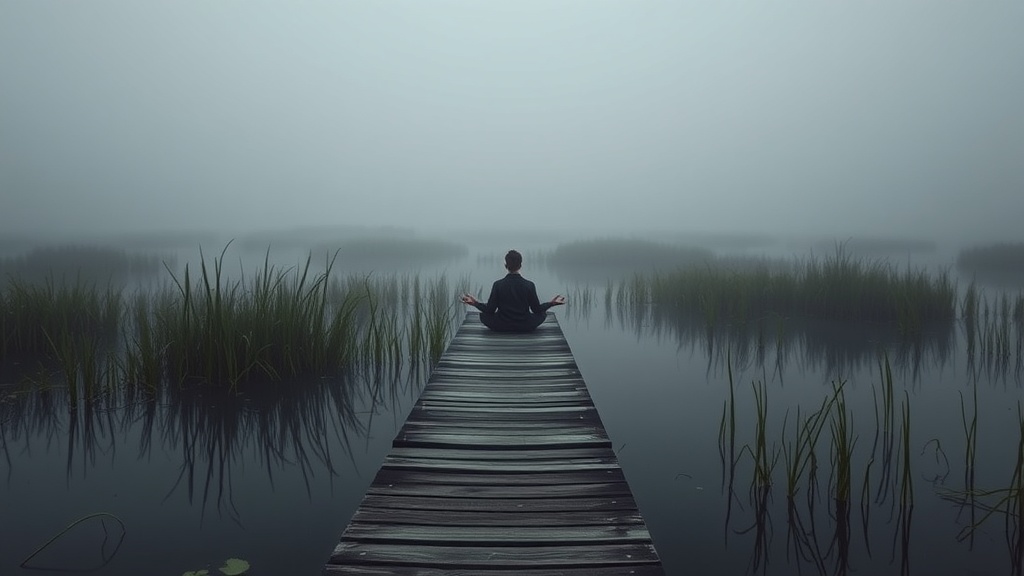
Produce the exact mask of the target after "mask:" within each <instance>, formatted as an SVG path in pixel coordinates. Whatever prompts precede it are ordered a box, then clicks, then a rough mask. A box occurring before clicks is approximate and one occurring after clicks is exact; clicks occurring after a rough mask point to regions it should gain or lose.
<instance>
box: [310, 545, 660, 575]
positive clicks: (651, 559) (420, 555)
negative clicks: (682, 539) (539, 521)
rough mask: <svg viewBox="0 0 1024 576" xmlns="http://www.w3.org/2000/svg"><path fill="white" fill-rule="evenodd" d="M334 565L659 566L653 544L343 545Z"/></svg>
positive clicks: (332, 556) (484, 566)
mask: <svg viewBox="0 0 1024 576" xmlns="http://www.w3.org/2000/svg"><path fill="white" fill-rule="evenodd" d="M330 562H331V563H332V564H342V563H350V564H404V565H413V566H426V567H438V568H444V567H449V566H451V567H460V568H463V569H469V568H477V569H489V568H518V567H522V568H529V567H537V568H559V567H566V568H581V567H597V566H616V565H618V566H628V565H634V564H644V563H648V564H656V563H657V562H658V555H657V553H656V552H655V551H654V546H652V545H651V544H644V543H635V544H601V545H598V546H582V545H574V546H536V547H531V546H507V547H502V546H406V545H391V544H367V543H362V542H341V543H340V544H338V546H337V547H336V548H335V549H334V553H333V554H331V560H330Z"/></svg>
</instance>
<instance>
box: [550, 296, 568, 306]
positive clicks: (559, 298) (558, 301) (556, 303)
mask: <svg viewBox="0 0 1024 576" xmlns="http://www.w3.org/2000/svg"><path fill="white" fill-rule="evenodd" d="M561 304H565V296H562V295H561V294H557V295H555V297H554V298H552V299H551V305H552V306H559V305H561Z"/></svg>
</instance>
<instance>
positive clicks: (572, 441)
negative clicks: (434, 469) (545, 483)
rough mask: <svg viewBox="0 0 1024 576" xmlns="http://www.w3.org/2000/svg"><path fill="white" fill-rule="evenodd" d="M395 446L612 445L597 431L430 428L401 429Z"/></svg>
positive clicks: (514, 446) (516, 447) (522, 446)
mask: <svg viewBox="0 0 1024 576" xmlns="http://www.w3.org/2000/svg"><path fill="white" fill-rule="evenodd" d="M391 445H392V446H396V447H397V446H422V447H424V448H441V447H445V446H451V447H458V448H465V447H473V446H487V447H490V448H493V449H495V450H507V449H522V448H571V447H600V446H605V447H608V448H611V445H612V443H611V441H610V440H608V438H607V437H603V436H598V435H595V434H554V435H535V436H498V435H493V434H483V433H479V434H473V433H467V434H432V433H427V432H423V433H420V432H408V433H407V432H400V433H399V436H398V437H397V438H395V440H394V441H393V442H392V443H391Z"/></svg>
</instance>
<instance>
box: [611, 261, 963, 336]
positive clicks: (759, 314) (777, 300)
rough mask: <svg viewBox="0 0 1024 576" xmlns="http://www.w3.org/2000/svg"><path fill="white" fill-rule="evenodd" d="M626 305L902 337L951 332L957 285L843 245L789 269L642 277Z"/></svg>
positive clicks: (633, 282) (716, 269) (723, 268)
mask: <svg viewBox="0 0 1024 576" xmlns="http://www.w3.org/2000/svg"><path fill="white" fill-rule="evenodd" d="M619 290H620V291H624V292H626V293H627V294H626V295H625V296H624V297H623V299H625V300H630V299H641V300H645V302H646V303H647V304H648V305H649V306H650V307H651V308H652V310H653V311H654V312H655V313H657V314H668V315H684V316H689V317H691V318H699V319H702V320H703V321H704V322H705V323H707V324H708V325H713V324H715V323H716V322H718V321H719V320H722V321H728V322H731V323H741V324H745V323H751V322H754V321H757V320H760V319H764V318H768V317H783V318H799V319H813V320H826V321H838V322H854V323H863V322H869V323H870V322H880V323H890V324H892V325H894V326H896V327H897V328H898V329H899V331H900V332H901V333H902V334H905V335H916V334H920V333H921V332H922V331H924V330H925V329H927V328H931V327H934V326H935V325H936V324H938V325H939V326H946V327H948V323H950V322H952V320H954V319H955V317H956V307H955V305H956V302H957V297H956V296H957V294H956V284H955V283H954V281H953V280H952V278H951V276H950V275H949V274H947V273H940V274H938V275H935V276H932V275H930V274H928V273H927V272H926V271H924V270H914V269H910V268H907V269H905V270H900V269H897V268H896V267H894V266H892V265H891V264H888V263H885V262H883V261H865V260H859V259H855V258H853V257H851V256H850V255H849V254H847V253H846V252H844V251H843V249H842V247H837V249H836V252H835V253H834V254H832V255H830V256H826V257H825V258H822V259H818V258H809V259H807V260H803V261H799V262H796V263H793V264H791V265H782V264H780V263H771V262H767V261H760V262H757V261H754V262H749V263H747V264H746V265H744V266H730V265H716V264H714V263H708V264H707V265H704V266H690V267H686V268H680V269H677V270H675V271H672V272H654V273H651V274H644V275H638V276H636V277H634V278H632V279H630V280H628V281H623V282H622V283H620V285H619Z"/></svg>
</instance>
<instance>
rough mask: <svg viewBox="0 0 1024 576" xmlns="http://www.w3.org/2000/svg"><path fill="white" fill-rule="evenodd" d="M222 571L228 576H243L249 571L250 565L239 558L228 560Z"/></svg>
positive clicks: (221, 568)
mask: <svg viewBox="0 0 1024 576" xmlns="http://www.w3.org/2000/svg"><path fill="white" fill-rule="evenodd" d="M220 571H221V572H223V573H224V574H225V575H226V576H241V575H242V574H245V573H246V572H248V571H249V563H248V562H246V561H245V560H239V559H238V558H228V559H227V560H225V561H224V565H223V566H221V567H220Z"/></svg>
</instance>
